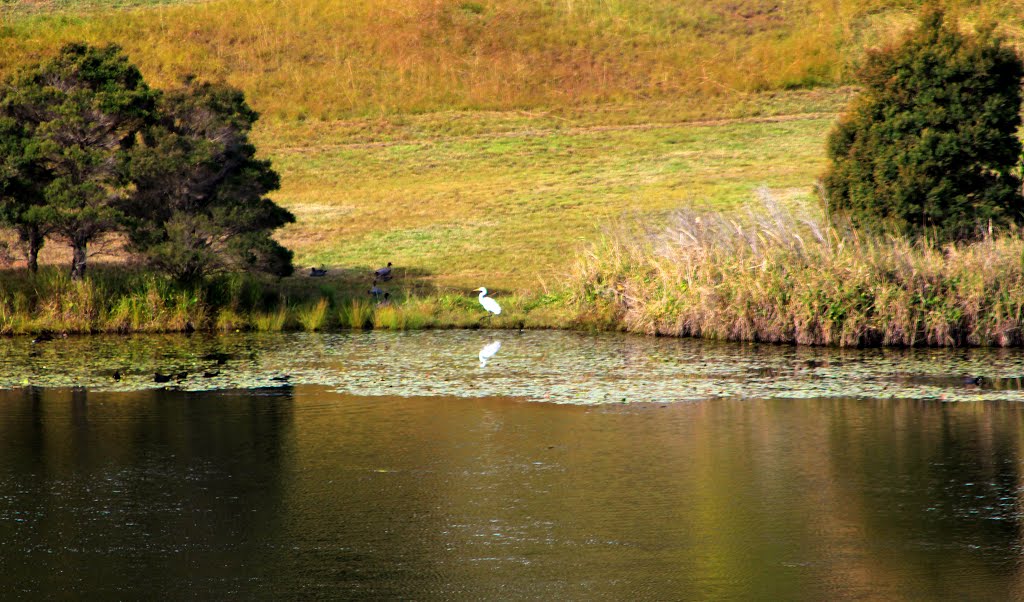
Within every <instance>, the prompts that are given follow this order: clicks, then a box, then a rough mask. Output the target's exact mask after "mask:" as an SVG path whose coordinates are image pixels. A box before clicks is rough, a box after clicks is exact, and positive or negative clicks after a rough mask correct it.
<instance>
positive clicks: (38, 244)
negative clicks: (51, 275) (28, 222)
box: [18, 226, 46, 274]
mask: <svg viewBox="0 0 1024 602" xmlns="http://www.w3.org/2000/svg"><path fill="white" fill-rule="evenodd" d="M18 234H19V236H20V237H21V240H22V242H24V243H25V245H26V247H27V248H26V249H25V262H26V263H27V264H28V271H29V272H32V273H33V274H35V273H37V272H38V271H39V251H40V250H41V249H42V248H43V243H44V242H46V237H44V236H43V235H42V233H41V232H40V231H39V227H38V226H24V227H23V228H22V229H21V231H20V232H19V233H18Z"/></svg>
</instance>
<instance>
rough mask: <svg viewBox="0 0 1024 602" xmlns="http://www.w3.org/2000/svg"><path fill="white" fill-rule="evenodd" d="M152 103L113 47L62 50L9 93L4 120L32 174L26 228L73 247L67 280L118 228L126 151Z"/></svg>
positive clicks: (152, 95) (20, 77)
mask: <svg viewBox="0 0 1024 602" xmlns="http://www.w3.org/2000/svg"><path fill="white" fill-rule="evenodd" d="M158 98H159V94H158V93H157V92H156V91H154V90H151V89H150V88H149V86H147V85H146V82H145V81H144V80H143V78H142V74H141V73H140V72H139V70H138V69H137V68H136V67H135V66H134V65H132V64H131V63H130V62H129V61H128V59H127V57H126V56H125V55H124V53H123V52H122V51H121V49H120V48H118V47H117V46H113V45H110V46H106V47H103V48H97V47H93V46H89V45H86V44H80V43H76V44H68V45H67V46H65V47H64V48H62V49H61V51H60V52H59V54H58V55H57V56H56V57H54V58H53V59H52V60H49V61H46V62H43V63H41V64H39V65H36V66H33V67H30V68H28V69H25V70H23V71H21V72H20V73H18V74H17V75H16V76H15V78H14V79H13V81H12V82H11V85H10V86H9V88H8V93H7V94H6V96H5V98H4V103H3V110H4V114H5V115H6V116H8V117H9V118H11V119H13V120H14V122H15V123H17V124H19V125H18V126H17V127H20V128H23V130H22V131H23V133H24V135H27V136H28V137H29V138H30V141H29V142H28V143H27V144H26V145H25V148H26V149H27V150H26V153H25V158H26V160H28V161H30V162H31V164H32V167H31V170H30V171H31V172H32V173H34V174H35V175H34V176H32V177H31V178H30V180H31V181H32V187H33V194H32V195H29V196H25V197H23V198H24V199H25V200H24V202H23V203H25V204H27V205H28V206H29V207H30V208H29V209H28V210H26V211H25V212H24V215H25V216H27V217H26V221H27V222H29V223H32V224H36V225H38V226H40V227H45V228H46V229H48V230H49V231H50V232H52V233H53V234H54V235H56V236H58V237H60V238H61V239H63V240H65V241H66V242H67V243H68V244H70V245H71V248H72V262H71V276H72V278H75V279H79V278H81V277H82V276H83V275H84V274H85V268H86V258H87V251H88V245H89V243H91V242H93V241H95V240H97V239H98V238H100V237H102V236H104V235H106V234H108V233H110V232H112V231H114V230H116V229H118V228H119V227H120V225H121V223H122V221H123V215H122V213H121V209H120V207H121V205H122V203H123V201H124V199H125V198H126V197H127V196H128V195H129V193H130V192H131V190H132V187H131V182H130V180H129V179H128V178H127V177H126V175H127V174H126V171H127V170H126V169H125V165H126V161H127V158H128V151H129V150H130V148H131V146H132V145H133V144H134V142H135V140H136V136H137V134H138V133H139V131H140V130H141V129H142V128H143V127H144V126H146V125H147V123H149V122H150V121H151V120H152V119H153V117H154V109H155V105H156V102H157V99H158ZM40 190H41V197H40V196H35V193H36V192H38V191H40ZM37 201H38V202H37ZM16 223H17V222H16Z"/></svg>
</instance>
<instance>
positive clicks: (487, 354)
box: [480, 341, 501, 368]
mask: <svg viewBox="0 0 1024 602" xmlns="http://www.w3.org/2000/svg"><path fill="white" fill-rule="evenodd" d="M499 349H501V341H494V342H493V343H488V344H486V345H484V346H483V348H482V349H480V367H481V368H483V367H484V366H486V365H487V360H489V359H491V358H492V357H494V354H495V353H497V352H498V350H499Z"/></svg>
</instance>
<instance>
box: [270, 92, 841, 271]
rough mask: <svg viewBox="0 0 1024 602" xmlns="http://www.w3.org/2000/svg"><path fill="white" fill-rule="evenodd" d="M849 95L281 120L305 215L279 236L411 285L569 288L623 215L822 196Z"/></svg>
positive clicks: (308, 260)
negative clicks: (771, 196) (727, 112)
mask: <svg viewBox="0 0 1024 602" xmlns="http://www.w3.org/2000/svg"><path fill="white" fill-rule="evenodd" d="M844 96H845V95H844V93H843V92H837V91H830V92H827V93H822V94H807V93H803V94H782V95H775V98H763V99H760V100H761V102H760V103H758V104H759V106H760V107H761V109H760V111H759V112H766V111H767V112H769V113H770V112H771V111H772V110H773V109H775V110H782V109H785V110H786V111H789V112H788V113H786V114H775V115H761V116H756V117H753V116H747V117H735V118H727V119H719V120H697V121H648V120H647V119H645V118H643V117H638V116H634V118H633V119H631V120H623V119H622V118H621V117H619V118H618V119H617V118H616V116H615V115H614V113H615V111H616V108H613V107H609V108H599V109H595V110H594V111H592V112H590V113H589V114H587V115H586V117H585V118H584V117H580V116H570V117H558V116H554V115H547V114H540V115H534V114H526V113H518V112H507V113H488V114H486V115H484V116H481V115H479V114H472V113H432V114H429V115H421V116H410V117H406V118H404V119H402V120H400V122H399V123H392V122H384V123H377V122H369V121H360V122H347V123H344V124H337V123H331V122H326V123H324V122H312V123H306V124H297V125H296V124H280V123H278V124H274V125H272V126H269V127H266V128H262V129H261V130H260V131H259V132H258V136H257V140H258V142H259V146H260V148H261V149H262V150H263V152H264V153H265V154H266V156H268V157H270V158H271V159H272V160H273V161H274V164H275V165H276V166H277V168H278V169H279V170H280V171H281V173H282V176H283V183H284V184H283V187H282V190H281V191H280V192H279V193H277V194H276V195H275V197H274V198H275V200H277V201H278V202H279V203H281V204H282V205H284V206H285V207H288V208H289V209H291V210H292V211H294V212H295V214H296V216H297V217H298V223H297V224H295V225H294V226H290V227H288V228H287V229H285V230H284V231H283V232H282V234H281V236H280V238H281V240H282V241H284V242H285V244H286V245H288V246H289V247H290V248H292V249H294V250H295V251H296V254H297V264H298V265H300V266H311V265H320V264H324V265H327V266H329V267H331V268H341V269H343V270H347V271H348V270H353V271H355V272H356V274H359V270H360V268H362V273H368V272H369V268H370V267H371V266H378V265H383V263H384V262H386V261H389V260H390V261H393V262H394V263H395V264H396V265H397V266H400V267H401V268H402V269H403V270H405V271H406V273H407V274H409V275H411V276H415V278H414V279H413V278H410V279H409V280H407V282H409V283H410V285H411V284H412V283H413V282H415V283H417V284H419V285H423V286H426V287H439V288H464V289H472V288H474V287H476V286H481V285H486V286H488V287H489V288H493V289H498V290H516V291H526V290H536V289H538V288H540V287H541V286H544V285H547V286H551V285H555V284H557V281H558V280H559V278H560V274H561V273H564V272H565V271H567V270H568V269H569V267H570V264H571V261H572V258H573V255H574V252H575V251H576V249H578V248H579V246H580V243H581V241H586V240H592V239H594V237H595V236H598V235H599V234H600V231H601V229H602V228H604V227H606V226H608V225H609V224H612V223H614V222H616V221H619V220H624V219H626V220H639V221H642V222H645V223H650V224H651V225H652V226H653V225H658V224H660V223H661V220H662V218H663V217H664V216H665V215H667V214H668V213H670V212H671V211H673V210H674V209H678V208H681V207H692V206H700V207H719V208H722V209H723V210H727V209H730V208H733V207H736V206H738V205H742V204H743V203H745V202H746V201H748V200H749V199H751V198H752V197H753V194H754V191H755V190H756V189H757V188H759V187H762V186H763V187H768V188H769V189H771V190H772V191H773V192H775V193H776V195H777V196H781V197H783V198H787V199H800V200H806V199H809V198H811V197H812V195H813V183H814V179H815V177H816V176H817V174H818V173H819V172H820V170H821V168H822V166H823V163H822V160H823V152H822V144H823V140H824V136H825V135H826V132H827V131H828V128H829V127H830V124H831V122H832V120H833V119H834V113H833V112H830V111H826V110H825V109H831V110H832V111H834V110H836V109H838V106H839V105H840V104H841V100H842V98H843V97H844ZM655 109H657V107H649V108H648V112H650V113H655ZM602 113H607V114H606V115H604V114H602ZM652 116H656V115H652ZM616 121H619V123H616ZM602 123H611V125H600V124H602ZM357 278H358V276H357Z"/></svg>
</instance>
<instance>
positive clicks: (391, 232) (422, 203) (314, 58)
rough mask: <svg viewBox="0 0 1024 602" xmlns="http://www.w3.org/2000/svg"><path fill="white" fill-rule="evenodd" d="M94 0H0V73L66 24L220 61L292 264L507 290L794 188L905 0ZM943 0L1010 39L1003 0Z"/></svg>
mask: <svg viewBox="0 0 1024 602" xmlns="http://www.w3.org/2000/svg"><path fill="white" fill-rule="evenodd" d="M114 4H115V5H116V7H117V8H111V3H109V2H98V1H91V0H88V1H82V0H50V1H42V0H40V1H34V2H14V3H12V2H2V3H0V6H2V7H3V8H0V15H2V17H0V18H2V19H3V22H2V26H0V47H2V48H3V49H4V52H3V53H0V74H4V73H9V72H11V71H12V70H13V69H15V68H16V67H17V66H18V65H20V64H23V63H25V62H26V61H29V60H33V59H35V58H37V57H40V56H45V55H47V54H50V53H53V52H55V51H56V49H57V48H58V47H59V46H60V45H61V44H62V43H63V42H65V41H68V40H87V41H92V42H97V43H104V42H109V41H113V42H117V43H119V44H121V45H122V46H124V47H125V48H126V50H127V51H128V53H129V54H130V56H131V57H132V59H133V60H134V61H136V62H137V63H138V64H139V65H140V67H141V68H142V70H143V72H144V73H145V75H146V77H147V78H148V79H149V80H150V81H151V82H152V83H153V84H154V85H157V86H171V85H174V83H175V82H176V81H178V80H179V78H180V77H181V76H183V75H185V74H189V73H194V74H197V75H199V76H200V77H203V78H210V79H226V80H227V81H229V82H231V83H233V84H235V85H238V86H240V87H241V88H242V89H243V90H245V92H246V94H247V96H248V97H249V99H250V101H251V103H252V104H253V105H254V106H255V107H256V108H257V109H258V110H260V111H261V112H262V113H263V114H264V120H263V121H262V122H261V123H260V125H259V127H258V130H257V132H256V134H255V138H256V142H257V144H258V146H259V148H260V149H261V153H263V154H264V155H265V156H267V157H269V158H271V159H272V160H273V161H274V164H275V165H276V167H277V168H278V170H279V171H280V172H281V174H282V176H283V178H282V189H281V190H280V191H279V192H278V193H276V194H275V200H277V201H278V202H280V203H281V204H282V205H284V206H286V207H288V208H289V209H291V210H293V211H294V212H295V213H296V215H297V216H298V218H299V221H298V223H297V224H295V225H294V226H290V227H289V228H287V229H285V230H284V231H283V232H282V233H281V235H280V238H281V239H282V241H283V242H285V244H287V245H289V246H290V247H291V248H293V249H295V250H296V252H297V265H299V266H309V265H319V264H321V263H323V264H326V265H328V266H330V267H332V268H333V269H332V274H335V275H338V277H339V278H340V280H341V281H342V282H343V283H344V284H346V285H347V286H351V287H352V288H353V290H358V289H360V288H361V287H362V286H364V285H367V284H368V283H367V282H366V280H367V277H366V274H368V270H369V269H370V268H372V267H377V266H379V265H383V263H385V262H386V261H388V260H390V261H393V262H395V263H396V265H398V266H400V267H401V268H402V271H401V272H400V274H401V275H402V277H401V278H400V285H401V286H408V287H410V288H415V289H417V290H419V291H432V290H434V289H435V288H441V289H447V288H454V289H456V290H461V289H468V288H473V287H475V286H479V285H481V284H483V285H486V286H488V287H489V288H493V289H498V290H499V291H510V290H515V291H525V290H536V289H538V288H541V287H542V284H547V285H549V286H553V285H557V284H558V283H559V281H560V280H561V279H562V277H563V275H564V271H565V269H566V266H567V265H568V263H569V262H570V261H571V258H572V256H573V254H574V252H575V251H576V249H578V248H579V247H580V243H581V242H583V241H589V240H594V239H595V238H596V237H598V236H599V235H600V232H601V229H602V227H604V226H606V225H607V224H609V223H612V222H615V221H617V220H623V219H626V220H637V221H640V222H642V223H645V224H650V225H652V226H655V225H657V224H659V223H661V220H662V218H663V217H664V216H665V215H666V214H667V213H669V212H671V211H672V210H673V209H675V208H678V207H682V206H705V207H708V206H710V207H717V208H723V209H726V208H730V207H735V206H737V205H740V204H743V203H745V202H746V201H747V200H749V199H750V198H752V196H753V193H754V191H755V190H756V189H758V188H759V187H762V186H763V187H767V188H769V189H770V190H771V191H772V192H773V193H774V194H775V196H777V197H780V198H786V199H800V198H804V199H808V198H810V197H811V196H812V187H813V183H814V179H815V178H816V176H817V175H818V174H819V173H820V171H821V168H822V166H823V162H824V156H823V150H822V143H823V140H824V137H825V135H826V132H827V131H828V128H829V127H830V125H831V123H832V121H833V120H834V118H835V115H836V114H837V112H838V111H840V110H841V108H842V107H843V106H844V104H845V102H846V100H847V99H848V98H849V95H850V93H851V92H850V90H849V89H847V88H843V87H841V85H842V84H845V83H847V82H849V80H850V73H851V68H852V66H853V65H854V64H855V62H856V61H857V60H858V58H859V57H860V56H862V54H863V51H864V49H865V48H866V47H868V46H871V45H875V44H880V43H884V42H885V41H886V40H889V39H892V38H893V36H895V35H896V34H897V33H898V32H899V31H901V30H902V29H903V28H905V27H906V26H907V25H908V24H910V23H912V22H913V12H914V11H915V10H916V8H915V7H916V5H917V4H918V2H916V1H911V0H902V1H901V0H856V1H853V0H730V1H727V2H705V1H703V0H650V1H647V2H632V1H625V0H479V1H472V2H471V1H463V0H406V1H403V2H385V1H384V0H290V1H283V0H214V1H210V2H201V1H185V2H181V1H173V0H170V1H161V0H122V1H120V2H117V3H114ZM951 5H954V6H958V5H959V3H951ZM957 10H958V11H959V12H960V14H962V16H963V17H964V20H965V22H966V23H971V22H973V21H977V20H986V19H996V20H997V21H999V22H1000V23H1001V25H1000V27H1001V28H1002V29H1003V30H1004V31H1005V32H1006V33H1007V35H1008V36H1010V38H1011V39H1013V40H1015V41H1018V40H1022V39H1024V36H1022V33H1021V32H1022V31H1024V29H1022V23H1024V16H1022V15H1024V2H1022V1H1021V0H1012V1H1006V0H981V1H978V2H966V1H965V2H963V6H962V7H960V8H958V9H957ZM58 255H59V249H54V248H51V249H50V254H49V255H48V256H49V257H50V258H51V259H53V258H55V257H57V256H58ZM396 284H399V281H396Z"/></svg>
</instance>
